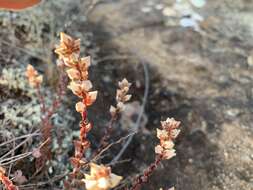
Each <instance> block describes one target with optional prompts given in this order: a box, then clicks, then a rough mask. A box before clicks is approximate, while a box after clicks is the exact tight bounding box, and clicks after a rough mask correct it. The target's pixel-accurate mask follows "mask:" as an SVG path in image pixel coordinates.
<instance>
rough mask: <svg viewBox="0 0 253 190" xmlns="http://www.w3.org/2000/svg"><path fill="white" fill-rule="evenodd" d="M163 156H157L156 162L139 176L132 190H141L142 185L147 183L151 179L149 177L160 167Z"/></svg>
mask: <svg viewBox="0 0 253 190" xmlns="http://www.w3.org/2000/svg"><path fill="white" fill-rule="evenodd" d="M162 159H163V156H162V155H158V156H156V159H155V162H153V163H152V164H150V165H149V167H148V168H147V169H146V170H144V172H143V174H142V175H140V176H138V177H137V178H136V179H135V180H134V181H135V182H134V184H133V186H132V188H131V190H139V189H140V187H141V185H142V184H144V183H146V182H147V181H148V179H149V177H150V176H151V175H152V173H153V172H154V171H155V169H156V168H157V167H158V165H159V163H160V162H161V161H162Z"/></svg>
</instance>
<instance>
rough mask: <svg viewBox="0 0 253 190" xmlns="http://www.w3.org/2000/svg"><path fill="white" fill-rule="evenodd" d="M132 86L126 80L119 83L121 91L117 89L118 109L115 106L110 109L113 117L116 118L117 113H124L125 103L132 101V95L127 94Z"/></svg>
mask: <svg viewBox="0 0 253 190" xmlns="http://www.w3.org/2000/svg"><path fill="white" fill-rule="evenodd" d="M130 86H131V83H129V82H128V81H127V79H125V78H124V79H123V80H122V81H120V82H119V89H117V93H116V101H117V105H116V107H114V106H111V107H110V113H111V115H112V116H115V115H116V114H117V113H119V112H120V111H122V110H123V108H124V103H125V102H127V101H129V100H130V99H131V97H132V95H130V94H127V93H128V91H129V88H130Z"/></svg>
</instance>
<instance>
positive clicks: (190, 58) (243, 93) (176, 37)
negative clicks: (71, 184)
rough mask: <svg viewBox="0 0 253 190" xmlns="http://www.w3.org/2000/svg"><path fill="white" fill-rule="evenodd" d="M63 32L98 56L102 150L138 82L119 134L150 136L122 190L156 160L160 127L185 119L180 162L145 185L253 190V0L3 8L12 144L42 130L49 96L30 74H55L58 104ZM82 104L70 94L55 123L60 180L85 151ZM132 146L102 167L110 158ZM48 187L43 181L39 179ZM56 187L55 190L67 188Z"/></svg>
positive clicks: (49, 88) (3, 130) (50, 78)
mask: <svg viewBox="0 0 253 190" xmlns="http://www.w3.org/2000/svg"><path fill="white" fill-rule="evenodd" d="M60 32H65V33H67V34H69V35H71V36H73V37H75V38H80V39H81V47H82V50H81V51H82V55H83V56H87V55H90V56H91V57H92V66H91V69H90V79H91V80H92V81H93V83H94V89H97V90H98V91H99V96H98V101H97V102H96V103H95V104H94V105H93V106H92V108H91V109H90V111H89V118H90V120H91V121H92V122H93V123H94V124H95V127H94V130H93V131H92V132H91V135H90V137H89V138H90V140H91V141H92V144H93V147H92V148H94V149H95V148H96V145H97V143H98V142H99V139H100V137H101V136H102V134H103V127H104V126H105V125H106V123H107V122H108V119H109V111H108V110H109V106H110V105H111V104H113V103H114V102H115V101H114V97H115V92H116V88H117V81H118V80H121V79H122V78H127V79H128V80H129V81H130V82H132V83H133V86H132V89H131V93H132V94H133V100H132V102H131V103H129V104H128V105H127V111H126V112H125V113H123V115H122V117H121V119H120V120H119V122H118V124H117V125H116V126H115V128H114V132H113V138H112V141H113V140H116V139H118V138H119V137H120V136H124V135H126V134H128V133H131V132H132V131H136V130H138V133H137V134H136V135H135V136H134V137H133V139H132V140H131V142H130V144H129V146H128V147H126V150H125V152H124V153H123V154H122V155H121V156H120V158H119V160H118V161H119V162H118V163H116V164H114V165H113V166H112V168H113V171H115V172H114V173H117V174H119V175H122V176H124V178H125V180H124V181H123V185H122V186H120V187H118V189H120V188H123V186H124V185H127V184H129V181H130V179H131V178H133V177H134V176H135V175H136V174H138V173H141V171H142V170H143V169H144V168H146V167H147V166H148V165H149V164H150V163H151V162H152V161H153V160H154V157H155V153H154V146H155V145H156V144H157V143H158V141H157V138H156V128H157V127H158V126H159V121H160V120H161V119H165V118H166V117H174V118H175V119H177V120H180V121H182V133H181V135H180V137H179V139H178V141H177V144H176V149H177V156H176V157H175V158H173V159H172V160H169V161H164V162H163V164H162V165H161V166H160V167H159V168H158V169H157V171H156V172H155V173H154V175H153V176H152V177H151V179H150V181H149V182H148V183H147V184H146V185H145V186H144V187H143V189H145V190H154V189H156V190H158V189H159V188H160V187H161V188H164V190H166V189H168V188H169V187H171V186H175V188H176V190H239V189H243V190H252V189H253V124H252V123H253V117H252V112H253V75H252V71H253V51H252V50H253V1H252V0H73V1H68V0H55V1H49V0H42V2H41V3H40V4H38V5H37V6H35V7H31V8H29V9H25V10H22V11H19V12H15V11H6V10H1V11H0V72H1V80H0V105H1V107H0V122H1V125H0V142H3V141H4V140H8V139H10V138H12V137H13V136H20V135H22V134H27V133H29V132H30V131H32V130H33V129H36V127H38V125H39V121H40V111H39V105H38V100H37V97H36V96H35V95H34V93H33V92H32V90H31V89H30V87H28V85H27V82H26V78H25V76H24V72H25V68H26V66H27V64H32V65H33V66H35V68H36V69H38V70H39V72H40V73H41V74H43V75H44V77H45V85H44V87H43V88H44V92H45V94H46V95H45V97H46V101H47V103H48V104H50V103H51V101H52V96H53V94H54V92H55V85H56V81H57V73H56V56H55V54H54V52H53V51H54V48H55V44H58V41H59V33H60ZM145 92H146V94H147V93H148V96H145ZM75 101H76V99H75V97H74V96H73V95H71V93H69V92H68V93H67V94H66V96H65V97H64V100H63V104H62V106H61V108H60V109H59V110H58V112H57V114H55V115H54V117H53V118H52V122H53V124H54V126H55V128H54V131H53V133H54V135H55V136H56V138H55V140H54V142H53V153H54V159H53V161H52V166H51V167H50V168H51V169H50V171H49V172H48V175H49V177H50V176H55V175H59V174H62V173H64V172H65V171H66V166H67V165H68V155H72V154H73V146H72V145H71V144H72V143H71V141H72V140H73V139H74V138H76V137H77V136H78V131H79V130H78V120H79V115H78V114H77V113H75V111H74V102H75ZM142 109H144V112H142V111H141V110H142ZM138 118H141V119H138ZM34 141H35V142H34ZM34 141H33V142H30V144H28V145H26V146H25V147H22V149H20V150H19V151H20V152H21V153H22V152H24V151H25V150H27V149H29V147H31V146H33V145H34V144H36V139H35V140H34ZM123 145H124V143H123V144H118V145H116V146H114V147H113V148H112V149H111V150H110V151H109V152H107V154H106V155H104V157H103V158H101V160H100V161H101V162H102V163H110V160H112V159H113V157H114V156H115V155H118V153H119V152H120V150H121V149H122V146H123ZM5 148H6V149H8V148H9V147H5ZM1 151H4V150H3V149H2V150H1ZM87 154H89V153H87ZM27 163H28V161H27V160H23V161H20V162H18V163H16V164H14V165H13V168H14V169H13V170H15V168H16V169H21V170H22V172H23V174H24V175H26V176H27V177H28V178H29V177H31V176H32V174H33V171H34V167H32V165H29V167H27ZM68 167H69V168H70V166H68ZM45 180H46V179H45V176H44V177H42V176H37V177H34V178H32V179H31V180H30V181H29V183H33V184H34V183H37V182H41V181H45ZM52 183H53V185H52V184H50V185H51V187H54V188H56V187H61V185H62V183H61V182H59V181H57V180H56V181H55V182H52ZM28 187H29V186H25V185H24V189H25V188H28ZM49 187H50V186H48V184H43V185H41V186H39V187H37V188H36V189H48V188H49ZM49 189H50V188H49ZM52 189H53V188H52Z"/></svg>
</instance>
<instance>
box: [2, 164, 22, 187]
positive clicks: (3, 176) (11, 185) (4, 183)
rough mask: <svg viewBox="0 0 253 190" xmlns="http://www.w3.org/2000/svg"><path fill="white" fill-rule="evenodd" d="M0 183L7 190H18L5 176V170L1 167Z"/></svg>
mask: <svg viewBox="0 0 253 190" xmlns="http://www.w3.org/2000/svg"><path fill="white" fill-rule="evenodd" d="M0 182H2V184H3V185H4V186H5V188H6V189H7V190H18V187H17V186H15V185H14V184H13V183H12V181H11V180H10V179H9V178H8V177H7V176H6V175H5V169H4V168H2V167H0Z"/></svg>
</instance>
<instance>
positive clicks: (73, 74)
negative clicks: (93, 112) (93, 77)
mask: <svg viewBox="0 0 253 190" xmlns="http://www.w3.org/2000/svg"><path fill="white" fill-rule="evenodd" d="M55 52H56V53H57V54H58V55H59V59H61V60H62V61H63V63H64V66H65V67H66V72H67V75H68V77H69V78H70V80H71V81H70V83H69V86H68V88H69V89H70V90H71V91H72V92H73V94H75V95H76V96H78V97H79V98H80V99H81V100H80V101H79V102H77V103H76V106H75V107H76V111H77V112H79V113H80V114H81V117H82V120H81V122H80V124H79V126H80V135H79V140H75V141H74V146H75V154H74V156H73V157H72V158H71V164H72V166H73V168H74V169H73V172H72V173H71V174H70V176H71V177H72V178H76V177H77V174H78V173H79V172H80V169H81V167H82V166H84V165H85V164H87V160H86V159H85V158H84V157H83V155H84V153H85V150H87V149H88V148H89V146H90V142H89V141H88V139H87V133H88V132H89V131H90V130H91V128H92V124H91V123H90V122H89V121H88V118H87V107H89V106H91V105H92V104H93V103H94V101H95V100H96V97H97V91H90V90H91V88H92V83H91V82H90V81H89V80H88V68H89V66H90V57H84V58H81V57H80V40H79V39H78V40H74V39H73V38H71V37H70V36H68V35H66V34H64V33H61V41H60V45H59V46H57V48H56V50H55ZM68 185H70V184H68Z"/></svg>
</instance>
